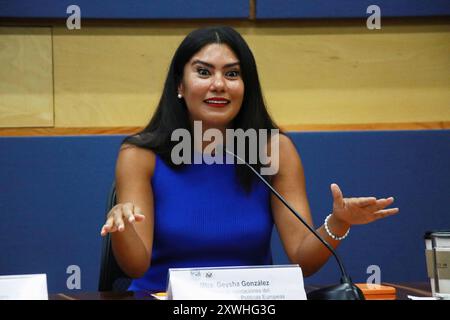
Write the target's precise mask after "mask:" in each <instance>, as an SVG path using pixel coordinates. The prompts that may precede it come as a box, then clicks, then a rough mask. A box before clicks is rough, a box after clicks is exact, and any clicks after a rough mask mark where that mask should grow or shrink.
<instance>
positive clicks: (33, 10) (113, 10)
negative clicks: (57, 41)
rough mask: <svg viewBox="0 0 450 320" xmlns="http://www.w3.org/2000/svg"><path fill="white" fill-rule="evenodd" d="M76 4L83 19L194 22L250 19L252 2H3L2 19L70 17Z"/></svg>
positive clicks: (0, 12)
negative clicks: (204, 19) (183, 20)
mask: <svg viewBox="0 0 450 320" xmlns="http://www.w3.org/2000/svg"><path fill="white" fill-rule="evenodd" d="M72 4H75V5H78V6H79V7H80V9H81V18H82V19H83V18H96V19H194V18H247V17H248V15H249V2H248V0H227V1H217V0H216V1H211V0H190V1H185V0H100V1H90V0H77V1H72V0H70V1H69V0H31V1H30V0H0V17H12V18H67V17H68V16H69V14H67V13H66V10H67V7H68V6H70V5H72Z"/></svg>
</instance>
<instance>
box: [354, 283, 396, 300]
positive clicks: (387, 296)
mask: <svg viewBox="0 0 450 320" xmlns="http://www.w3.org/2000/svg"><path fill="white" fill-rule="evenodd" d="M355 285H356V286H357V287H358V288H360V289H361V291H362V292H363V294H364V297H365V298H366V300H395V299H396V298H397V294H396V289H395V288H394V287H390V286H385V285H381V284H372V283H355Z"/></svg>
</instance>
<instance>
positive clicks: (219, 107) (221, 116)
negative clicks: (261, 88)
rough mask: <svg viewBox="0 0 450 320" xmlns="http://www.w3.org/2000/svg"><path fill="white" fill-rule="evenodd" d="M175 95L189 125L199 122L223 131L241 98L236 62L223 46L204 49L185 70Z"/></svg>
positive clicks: (232, 54) (212, 45)
mask: <svg viewBox="0 0 450 320" xmlns="http://www.w3.org/2000/svg"><path fill="white" fill-rule="evenodd" d="M178 91H179V93H180V94H181V95H182V96H183V99H184V100H185V102H186V106H187V108H188V111H189V114H190V117H191V120H192V121H195V120H197V121H202V126H203V128H208V127H215V128H218V129H224V128H226V127H227V126H228V125H229V124H230V123H231V121H232V120H233V119H234V117H235V116H236V115H237V114H238V112H239V110H240V108H241V105H242V100H243V97H244V82H243V81H242V77H241V69H240V64H239V60H238V59H237V57H236V55H235V54H234V52H233V51H232V50H231V49H230V48H229V47H228V46H227V45H226V44H216V43H214V44H209V45H206V46H205V47H203V48H202V49H201V50H200V51H199V52H197V53H196V54H194V56H193V57H192V58H191V60H190V61H189V62H188V63H187V64H186V65H185V66H184V74H183V81H182V83H181V84H180V86H179V88H178Z"/></svg>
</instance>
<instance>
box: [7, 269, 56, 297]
mask: <svg viewBox="0 0 450 320" xmlns="http://www.w3.org/2000/svg"><path fill="white" fill-rule="evenodd" d="M0 300H48V291H47V275H46V274H24V275H14V276H0Z"/></svg>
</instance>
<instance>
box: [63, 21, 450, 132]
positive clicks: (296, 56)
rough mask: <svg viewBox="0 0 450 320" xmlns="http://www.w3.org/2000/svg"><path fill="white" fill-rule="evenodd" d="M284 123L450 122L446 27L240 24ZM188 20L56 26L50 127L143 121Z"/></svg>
mask: <svg viewBox="0 0 450 320" xmlns="http://www.w3.org/2000/svg"><path fill="white" fill-rule="evenodd" d="M236 27H237V29H238V31H240V32H241V33H242V35H243V36H244V38H245V39H246V40H247V41H248V42H249V44H250V47H251V48H252V50H253V52H254V54H255V57H256V60H257V64H258V68H259V73H260V78H261V82H262V87H263V91H264V94H265V97H266V101H267V105H268V107H269V110H270V112H271V114H272V115H273V117H274V118H275V120H276V121H277V122H278V123H280V124H282V125H297V124H301V125H303V124H305V125H308V124H315V125H316V124H327V125H328V124H330V125H332V124H338V125H339V124H344V125H347V124H371V123H405V122H406V123H416V122H417V123H422V122H441V121H450V90H449V88H450V76H449V72H448V70H449V68H450V55H449V54H448V52H450V25H448V24H445V23H442V24H433V25H418V26H415V25H406V26H404V25H396V24H393V25H387V26H383V29H382V30H377V31H369V30H367V29H366V28H365V25H361V26H355V25H345V24H344V25H342V26H339V27H332V26H330V27H327V26H326V25H323V24H322V25H313V26H305V27H302V26H301V25H295V24H293V25H289V24H287V25H286V24H283V23H279V24H277V23H272V24H267V23H256V22H255V23H254V24H237V25H236ZM193 28H195V26H193V25H181V26H180V27H176V26H174V25H168V26H165V25H161V26H154V27H151V26H149V27H124V28H117V27H111V28H102V27H89V28H85V29H82V30H81V31H76V32H73V31H68V30H66V29H65V28H56V29H55V31H54V48H55V119H56V120H55V126H56V127H90V126H92V127H103V126H106V127H115V126H143V125H144V124H146V123H147V122H148V119H149V118H150V116H151V114H152V113H153V111H154V110H155V106H156V104H157V103H158V100H159V97H160V94H161V90H162V86H163V82H164V79H165V77H166V72H167V68H168V65H169V62H170V59H171V57H172V55H173V53H174V50H175V49H176V47H177V46H178V44H179V42H180V41H181V40H182V39H183V37H184V35H185V34H187V33H188V32H189V31H190V30H192V29H193Z"/></svg>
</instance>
